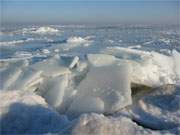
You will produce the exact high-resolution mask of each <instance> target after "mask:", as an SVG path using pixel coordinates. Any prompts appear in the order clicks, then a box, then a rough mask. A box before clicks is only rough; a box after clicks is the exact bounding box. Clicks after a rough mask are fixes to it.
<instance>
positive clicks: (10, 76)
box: [0, 60, 28, 89]
mask: <svg viewBox="0 0 180 135" xmlns="http://www.w3.org/2000/svg"><path fill="white" fill-rule="evenodd" d="M27 65H28V62H27V61H26V60H25V61H24V60H20V61H17V62H12V63H9V64H8V66H7V67H6V68H5V69H4V70H1V71H0V78H1V79H0V86H1V88H0V89H7V88H8V87H9V86H10V85H11V84H12V83H13V82H15V81H16V79H17V78H18V77H19V76H20V74H21V72H22V68H23V67H25V66H27Z"/></svg>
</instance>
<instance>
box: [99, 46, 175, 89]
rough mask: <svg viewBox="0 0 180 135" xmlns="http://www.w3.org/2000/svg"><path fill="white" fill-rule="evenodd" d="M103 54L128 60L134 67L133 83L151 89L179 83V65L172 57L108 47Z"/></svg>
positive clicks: (132, 73)
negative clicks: (177, 78)
mask: <svg viewBox="0 0 180 135" xmlns="http://www.w3.org/2000/svg"><path fill="white" fill-rule="evenodd" d="M102 52H103V53H107V54H112V55H114V56H116V57H118V58H121V59H126V60H127V62H128V63H129V64H130V66H131V67H132V72H131V82H132V83H136V84H143V85H147V86H150V87H157V86H161V85H164V84H176V83H177V81H176V77H177V73H176V72H175V71H176V70H175V69H174V66H175V65H177V64H176V62H175V61H174V59H173V57H172V56H167V55H164V54H160V53H157V52H147V51H140V50H136V49H130V48H122V47H108V48H106V49H105V50H103V51H102ZM176 69H177V68H176Z"/></svg>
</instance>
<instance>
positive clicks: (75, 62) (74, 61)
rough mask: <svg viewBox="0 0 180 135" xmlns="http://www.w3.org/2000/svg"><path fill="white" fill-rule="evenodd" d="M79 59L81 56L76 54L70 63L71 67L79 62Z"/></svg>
mask: <svg viewBox="0 0 180 135" xmlns="http://www.w3.org/2000/svg"><path fill="white" fill-rule="evenodd" d="M78 61H79V57H78V56H75V57H74V59H73V60H72V62H71V64H70V65H69V68H73V67H74V66H75V65H76V64H77V63H78Z"/></svg>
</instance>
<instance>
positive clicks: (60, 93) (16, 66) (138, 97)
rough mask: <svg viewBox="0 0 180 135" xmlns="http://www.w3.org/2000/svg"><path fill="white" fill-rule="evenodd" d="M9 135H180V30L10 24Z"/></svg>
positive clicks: (0, 103) (6, 49) (0, 39)
mask: <svg viewBox="0 0 180 135" xmlns="http://www.w3.org/2000/svg"><path fill="white" fill-rule="evenodd" d="M0 77H1V80H0V124H1V130H0V132H1V133H2V134H22V133H24V134H60V135H62V134H65V135H66V134H73V135H110V134H113V135H120V134H123V135H135V134H137V135H147V134H153V135H154V134H158V135H159V134H160V135H161V134H163V135H165V134H166V135H167V134H173V135H176V134H177V135H178V134H180V27H179V26H175V25H162V26H160V25H159V26H153V25H152V26H151V25H115V26H114V25H113V26H111V25H109V26H107V25H105V26H103V25H100V26H99V25H98V26H96V25H93V26H92V25H21V26H17V25H13V26H12V25H11V26H10V25H9V26H3V27H1V32H0Z"/></svg>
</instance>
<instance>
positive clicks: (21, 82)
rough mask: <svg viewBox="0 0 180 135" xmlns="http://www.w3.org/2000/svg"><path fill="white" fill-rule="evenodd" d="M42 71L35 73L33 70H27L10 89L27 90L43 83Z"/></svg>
mask: <svg viewBox="0 0 180 135" xmlns="http://www.w3.org/2000/svg"><path fill="white" fill-rule="evenodd" d="M41 73H42V71H34V70H32V69H29V68H27V69H25V70H24V71H22V73H21V75H20V76H19V77H18V79H17V80H16V81H14V82H13V84H11V86H9V87H8V89H10V90H26V89H27V88H29V87H31V86H33V85H36V84H38V83H39V82H41Z"/></svg>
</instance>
